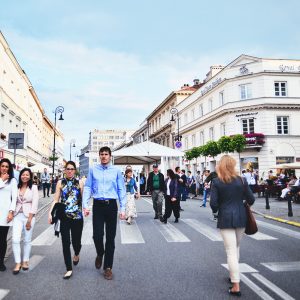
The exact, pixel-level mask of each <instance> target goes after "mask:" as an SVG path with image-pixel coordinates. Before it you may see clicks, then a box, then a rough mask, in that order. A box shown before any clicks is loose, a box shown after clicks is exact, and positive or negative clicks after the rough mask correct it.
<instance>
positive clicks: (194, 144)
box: [192, 134, 196, 147]
mask: <svg viewBox="0 0 300 300" xmlns="http://www.w3.org/2000/svg"><path fill="white" fill-rule="evenodd" d="M195 146H196V135H195V134H193V135H192V147H195Z"/></svg>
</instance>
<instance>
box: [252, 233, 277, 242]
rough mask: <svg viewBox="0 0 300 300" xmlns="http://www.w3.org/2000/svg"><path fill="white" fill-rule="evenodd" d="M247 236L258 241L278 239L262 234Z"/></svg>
mask: <svg viewBox="0 0 300 300" xmlns="http://www.w3.org/2000/svg"><path fill="white" fill-rule="evenodd" d="M247 236H248V237H250V238H252V239H254V240H258V241H268V240H277V238H275V237H273V236H270V235H268V234H264V233H262V232H256V233H255V234H253V235H247Z"/></svg>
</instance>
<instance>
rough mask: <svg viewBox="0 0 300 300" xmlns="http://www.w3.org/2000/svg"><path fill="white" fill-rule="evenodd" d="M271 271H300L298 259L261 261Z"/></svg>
mask: <svg viewBox="0 0 300 300" xmlns="http://www.w3.org/2000/svg"><path fill="white" fill-rule="evenodd" d="M261 265H263V266H265V267H266V268H268V269H269V270H271V271H273V272H287V271H300V261H289V262H271V263H261Z"/></svg>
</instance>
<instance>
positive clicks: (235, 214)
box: [0, 147, 254, 296]
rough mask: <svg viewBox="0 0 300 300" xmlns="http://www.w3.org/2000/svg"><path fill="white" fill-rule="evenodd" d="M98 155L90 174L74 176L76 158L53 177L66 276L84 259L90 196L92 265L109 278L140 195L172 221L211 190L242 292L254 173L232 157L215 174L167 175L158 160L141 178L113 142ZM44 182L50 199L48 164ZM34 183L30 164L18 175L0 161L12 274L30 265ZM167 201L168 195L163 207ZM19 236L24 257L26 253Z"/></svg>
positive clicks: (2, 226)
mask: <svg viewBox="0 0 300 300" xmlns="http://www.w3.org/2000/svg"><path fill="white" fill-rule="evenodd" d="M99 158H100V164H97V165H95V166H94V167H93V168H90V170H89V173H88V176H87V178H86V180H82V179H78V178H77V177H76V164H75V163H74V162H73V161H68V162H67V163H66V165H65V176H64V177H63V178H62V179H60V180H58V181H57V183H56V191H55V194H54V199H53V202H52V204H51V208H50V210H49V215H48V222H49V223H50V224H54V228H55V232H56V234H57V235H59V234H60V235H61V240H62V248H63V257H64V262H65V266H66V273H65V274H64V276H63V278H64V279H69V278H71V277H72V275H73V265H74V266H76V265H77V264H78V263H79V260H80V250H81V237H82V231H83V226H84V217H85V218H87V217H88V216H89V215H90V206H89V201H90V199H91V198H93V206H92V212H93V213H92V224H93V240H94V244H95V249H96V258H95V267H96V269H100V268H101V267H102V265H103V270H104V272H103V275H104V278H105V279H107V280H111V279H112V278H113V273H112V267H113V260H114V252H115V236H116V229H117V218H118V215H119V218H120V219H122V220H126V222H127V224H128V225H130V224H132V222H133V220H134V219H135V218H136V217H137V209H136V205H135V200H136V199H138V198H139V197H140V193H141V194H149V195H150V194H151V197H152V203H153V210H154V219H158V220H160V221H161V222H162V223H164V224H167V223H168V220H169V218H170V217H171V215H172V213H173V215H174V218H175V220H174V222H175V223H178V222H179V219H180V213H181V212H182V211H183V209H182V208H181V206H180V202H181V201H186V200H187V198H188V197H190V198H193V197H196V196H198V195H199V194H202V195H203V201H202V204H201V207H206V205H207V199H208V197H209V195H210V206H211V209H212V212H213V214H214V216H215V218H216V219H217V227H218V228H219V229H220V233H221V236H222V238H223V241H224V246H225V251H226V254H227V261H228V266H229V272H230V278H229V280H230V282H231V285H232V286H231V288H230V289H229V293H230V294H231V295H235V296H240V295H241V292H240V286H239V282H240V277H239V249H240V241H241V239H242V236H243V233H244V231H245V226H246V209H245V206H244V202H245V201H246V202H247V203H248V204H249V205H252V204H253V203H254V196H253V192H252V191H253V189H252V187H251V185H252V184H251V183H252V181H251V180H252V178H250V179H249V178H248V177H251V176H252V175H251V176H250V175H248V174H243V175H242V176H241V177H240V176H238V174H237V172H236V171H235V167H236V162H235V160H234V159H233V158H232V157H231V156H229V155H225V156H223V157H222V158H221V160H220V161H219V163H218V165H217V167H216V171H215V172H209V171H208V170H205V171H204V172H203V174H201V173H200V171H198V172H197V174H196V176H193V175H192V173H191V172H190V171H188V172H187V174H185V170H183V169H180V167H176V168H175V170H172V169H168V170H167V172H166V177H164V175H163V174H162V173H161V172H160V171H159V168H158V165H157V164H154V165H153V171H152V172H150V173H149V176H148V178H146V177H145V176H144V175H142V176H140V177H139V178H138V179H137V178H135V177H134V174H133V170H132V168H131V166H127V167H126V170H125V174H124V175H123V174H122V173H121V171H120V170H119V169H118V168H117V167H115V166H113V165H111V150H110V148H109V147H102V148H101V149H100V150H99ZM248 179H249V180H250V181H249V180H248ZM41 180H42V184H43V194H44V197H45V196H46V195H47V196H48V195H49V183H50V176H49V174H48V173H47V170H44V173H43V174H42V177H41ZM137 181H138V182H137ZM36 183H37V182H36V180H35V178H34V176H33V173H32V172H31V170H30V169H29V168H25V169H23V170H21V172H20V174H19V177H18V181H17V180H16V179H15V176H14V170H13V165H12V164H11V162H10V161H9V160H8V159H2V160H1V161H0V199H1V201H0V271H5V269H6V267H5V265H4V257H5V253H6V248H7V234H8V230H9V227H10V226H12V245H13V254H14V258H15V268H14V269H13V274H15V275H17V274H18V273H19V272H20V270H21V269H22V270H24V271H26V270H28V269H29V258H30V250H31V237H32V231H33V228H34V225H35V215H36V213H37V209H38V201H39V195H38V188H37V185H36ZM138 184H139V188H138V186H137V185H138ZM117 201H118V202H119V208H118V204H117ZM163 201H165V211H164V213H163ZM118 211H119V212H118ZM22 234H23V236H24V239H23V241H24V242H23V244H24V245H23V247H24V251H23V257H21V240H22V239H21V238H22ZM104 235H105V243H104ZM71 245H72V248H73V256H72V255H71V249H70V246H71Z"/></svg>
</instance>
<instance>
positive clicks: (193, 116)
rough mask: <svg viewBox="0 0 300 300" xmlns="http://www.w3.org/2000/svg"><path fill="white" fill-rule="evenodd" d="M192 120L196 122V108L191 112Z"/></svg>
mask: <svg viewBox="0 0 300 300" xmlns="http://www.w3.org/2000/svg"><path fill="white" fill-rule="evenodd" d="M191 120H192V121H193V120H195V109H194V108H193V109H192V110H191Z"/></svg>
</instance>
